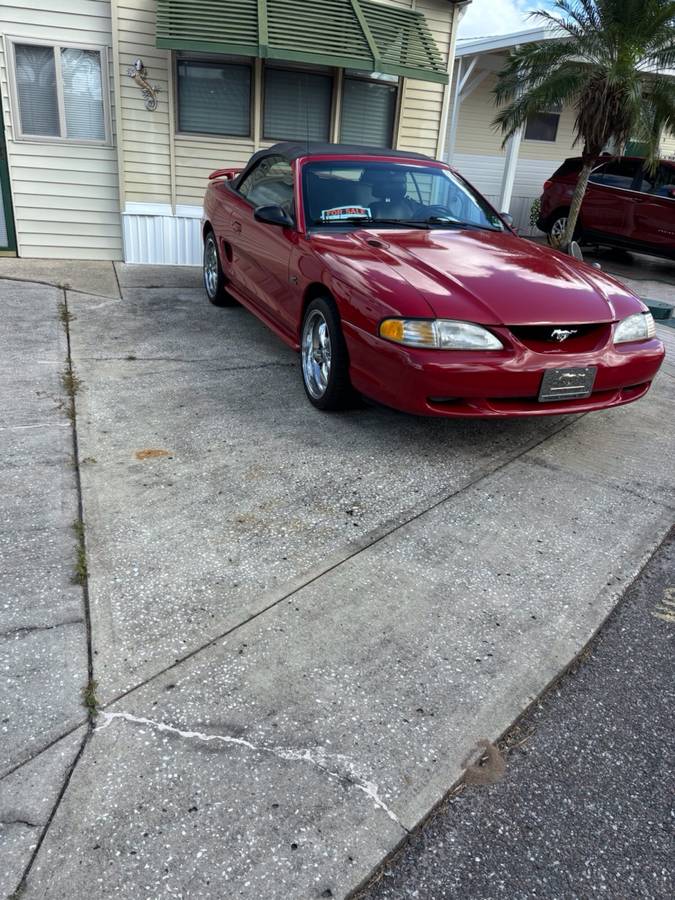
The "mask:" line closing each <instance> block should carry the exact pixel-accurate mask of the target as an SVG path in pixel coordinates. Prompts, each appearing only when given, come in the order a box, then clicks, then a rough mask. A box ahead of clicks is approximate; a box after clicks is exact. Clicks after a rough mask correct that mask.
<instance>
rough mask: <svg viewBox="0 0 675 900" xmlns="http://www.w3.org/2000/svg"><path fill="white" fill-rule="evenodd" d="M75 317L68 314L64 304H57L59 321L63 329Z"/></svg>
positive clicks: (68, 311)
mask: <svg viewBox="0 0 675 900" xmlns="http://www.w3.org/2000/svg"><path fill="white" fill-rule="evenodd" d="M74 318H75V316H74V315H73V314H72V313H71V312H70V310H69V309H68V307H67V305H66V304H65V302H63V303H59V321H60V322H61V324H62V325H63V327H64V328H67V327H68V326H69V325H70V323H71V322H72V321H73V319H74Z"/></svg>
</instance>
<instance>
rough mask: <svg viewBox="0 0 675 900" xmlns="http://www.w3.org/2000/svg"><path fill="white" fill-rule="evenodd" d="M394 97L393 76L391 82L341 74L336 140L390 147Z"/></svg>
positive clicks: (396, 83) (392, 138)
mask: <svg viewBox="0 0 675 900" xmlns="http://www.w3.org/2000/svg"><path fill="white" fill-rule="evenodd" d="M397 96H398V79H397V78H394V79H393V83H392V82H390V81H389V80H387V81H384V80H379V79H378V80H375V79H373V78H369V77H368V76H367V75H359V74H358V73H354V74H348V73H345V77H344V81H343V83H342V114H341V120H340V140H341V141H342V142H343V143H345V144H366V145H367V146H372V147H391V146H392V144H393V141H394V117H395V115H396V99H397Z"/></svg>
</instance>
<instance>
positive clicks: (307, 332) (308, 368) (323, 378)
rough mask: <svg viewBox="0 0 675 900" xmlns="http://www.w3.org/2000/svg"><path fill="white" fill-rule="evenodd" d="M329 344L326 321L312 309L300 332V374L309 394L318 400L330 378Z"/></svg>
mask: <svg viewBox="0 0 675 900" xmlns="http://www.w3.org/2000/svg"><path fill="white" fill-rule="evenodd" d="M330 364H331V344H330V332H329V330H328V323H327V322H326V320H325V318H324V316H323V313H322V312H321V311H320V310H318V309H314V310H312V312H311V313H310V314H309V316H307V319H306V321H305V325H304V328H303V332H302V375H303V378H304V379H305V385H306V386H307V390H308V391H309V393H310V395H311V396H312V397H314V398H315V399H316V400H319V399H320V398H321V397H323V395H324V394H325V393H326V389H327V387H328V380H329V378H330Z"/></svg>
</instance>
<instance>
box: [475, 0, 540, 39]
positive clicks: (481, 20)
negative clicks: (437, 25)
mask: <svg viewBox="0 0 675 900" xmlns="http://www.w3.org/2000/svg"><path fill="white" fill-rule="evenodd" d="M550 6H552V2H551V0H472V3H471V5H470V6H469V7H468V8H467V11H466V12H465V13H464V18H463V19H462V22H461V24H460V26H459V35H458V36H459V37H460V38H469V37H483V36H484V35H488V34H509V33H510V32H512V31H521V30H522V29H523V28H532V27H534V26H536V23H533V22H531V21H530V22H528V21H527V14H528V12H529V11H531V10H533V9H542V8H546V7H550Z"/></svg>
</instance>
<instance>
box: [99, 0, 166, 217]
mask: <svg viewBox="0 0 675 900" xmlns="http://www.w3.org/2000/svg"><path fill="white" fill-rule="evenodd" d="M113 10H114V14H115V24H116V27H117V41H118V48H117V50H118V58H117V60H116V63H117V77H118V79H119V96H120V106H121V119H122V128H121V130H122V135H121V139H120V153H121V159H122V165H123V170H124V185H123V188H124V200H125V201H126V202H133V203H139V202H147V203H171V202H172V186H171V147H170V141H171V130H170V127H169V102H170V98H169V59H170V53H169V51H167V50H159V49H157V47H155V31H156V16H157V6H156V2H155V0H116V2H113ZM136 59H142V60H143V63H144V65H145V68H146V70H147V72H148V76H147V77H148V81H149V82H150V84H151V85H152V86H153V87H155V86H156V87H158V88H159V93H158V100H159V103H158V106H157V109H156V110H155V111H154V112H150V111H149V110H147V109H146V108H145V102H144V100H143V95H142V93H141V89H140V88H139V87H138V86H137V85H136V83H135V82H134V81H133V80H132V79H131V78H129V76H128V75H127V70H128V69H129V67H130V66H131V65H132V64H133V62H134V60H136Z"/></svg>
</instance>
